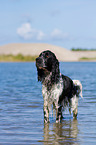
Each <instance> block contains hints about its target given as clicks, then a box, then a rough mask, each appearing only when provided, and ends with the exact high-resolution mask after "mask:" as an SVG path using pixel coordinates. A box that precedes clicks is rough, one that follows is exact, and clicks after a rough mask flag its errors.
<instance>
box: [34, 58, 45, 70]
mask: <svg viewBox="0 0 96 145" xmlns="http://www.w3.org/2000/svg"><path fill="white" fill-rule="evenodd" d="M36 67H37V68H39V69H41V68H46V65H45V61H44V59H43V58H42V57H38V58H36Z"/></svg>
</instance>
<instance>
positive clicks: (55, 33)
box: [51, 29, 69, 40]
mask: <svg viewBox="0 0 96 145" xmlns="http://www.w3.org/2000/svg"><path fill="white" fill-rule="evenodd" d="M68 37H69V35H68V33H63V32H62V31H61V30H59V29H54V30H53V32H52V33H51V38H52V39H53V40H64V39H68Z"/></svg>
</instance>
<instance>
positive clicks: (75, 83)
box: [73, 80, 83, 98]
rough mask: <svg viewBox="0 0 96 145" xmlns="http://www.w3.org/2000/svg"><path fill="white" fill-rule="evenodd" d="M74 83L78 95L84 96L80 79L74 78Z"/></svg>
mask: <svg viewBox="0 0 96 145" xmlns="http://www.w3.org/2000/svg"><path fill="white" fill-rule="evenodd" d="M73 83H74V85H75V86H76V88H77V95H78V97H79V96H81V98H83V96H82V84H81V82H80V81H79V80H73Z"/></svg>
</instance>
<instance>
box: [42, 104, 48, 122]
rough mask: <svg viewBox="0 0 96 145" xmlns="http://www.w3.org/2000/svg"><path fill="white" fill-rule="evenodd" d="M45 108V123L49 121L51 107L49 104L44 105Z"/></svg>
mask: <svg viewBox="0 0 96 145" xmlns="http://www.w3.org/2000/svg"><path fill="white" fill-rule="evenodd" d="M43 110H44V123H48V122H49V109H48V106H44V108H43Z"/></svg>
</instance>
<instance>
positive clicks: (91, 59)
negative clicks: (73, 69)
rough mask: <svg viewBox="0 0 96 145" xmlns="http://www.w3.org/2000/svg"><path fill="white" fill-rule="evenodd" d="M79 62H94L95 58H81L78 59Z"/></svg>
mask: <svg viewBox="0 0 96 145" xmlns="http://www.w3.org/2000/svg"><path fill="white" fill-rule="evenodd" d="M80 61H96V57H93V58H87V57H82V58H80Z"/></svg>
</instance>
